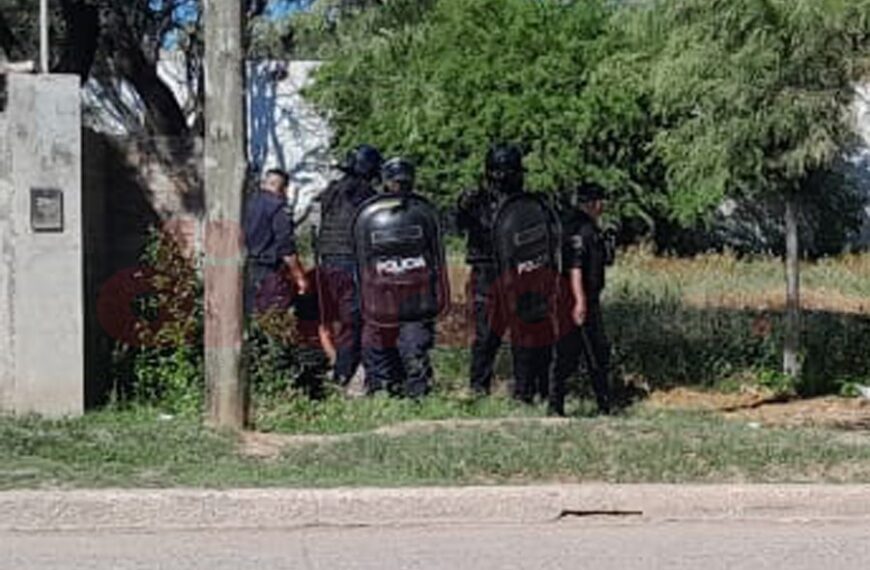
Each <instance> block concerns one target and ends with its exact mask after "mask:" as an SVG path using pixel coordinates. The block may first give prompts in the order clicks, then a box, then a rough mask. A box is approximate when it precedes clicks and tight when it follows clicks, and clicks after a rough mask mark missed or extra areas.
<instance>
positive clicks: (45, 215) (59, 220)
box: [30, 188, 63, 232]
mask: <svg viewBox="0 0 870 570" xmlns="http://www.w3.org/2000/svg"><path fill="white" fill-rule="evenodd" d="M30 227H31V228H32V229H33V231H34V232H62V231H63V192H62V191H61V190H58V189H57V188H31V189H30Z"/></svg>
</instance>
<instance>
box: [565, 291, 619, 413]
mask: <svg viewBox="0 0 870 570" xmlns="http://www.w3.org/2000/svg"><path fill="white" fill-rule="evenodd" d="M562 310H563V312H564V311H570V309H569V308H568V307H567V306H563V308H562ZM563 322H564V320H563ZM581 355H582V356H583V357H584V358H585V359H586V364H587V369H588V371H589V375H590V376H591V380H592V389H593V390H594V391H595V399H596V400H597V402H598V409H599V410H601V411H602V412H604V413H608V412H609V411H610V405H611V401H612V396H611V391H610V383H609V374H610V342H609V341H608V340H607V336H606V335H605V333H604V320H603V316H602V312H601V301H600V300H599V299H589V300H588V301H587V307H586V322H585V323H584V324H583V326H582V327H578V326H577V325H575V324H573V323H570V324H568V325H565V326H564V327H563V330H562V334H561V336H560V338H559V341H558V343H557V345H556V365H555V369H554V372H553V386H552V390H550V410H551V411H553V412H556V413H559V414H563V413H564V411H565V393H566V386H567V382H568V378H570V377H571V376H572V375H573V374H574V373H576V372H577V368H578V365H579V363H580V357H581Z"/></svg>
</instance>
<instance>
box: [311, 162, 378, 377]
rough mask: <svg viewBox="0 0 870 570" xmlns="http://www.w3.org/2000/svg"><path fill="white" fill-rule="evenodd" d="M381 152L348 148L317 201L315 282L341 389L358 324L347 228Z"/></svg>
mask: <svg viewBox="0 0 870 570" xmlns="http://www.w3.org/2000/svg"><path fill="white" fill-rule="evenodd" d="M382 162H383V159H382V157H381V153H380V152H379V151H378V150H377V149H376V148H374V147H372V146H370V145H360V146H358V147H356V148H354V149H353V150H351V151H350V152H349V153H348V154H347V157H346V159H345V161H344V163H343V164H342V166H341V167H340V168H341V170H342V171H343V173H344V176H342V178H340V179H339V180H337V181H335V182H333V183H332V184H330V185H329V187H328V188H327V189H326V191H325V192H324V193H323V195H322V196H321V197H320V203H321V222H320V232H319V235H318V239H317V257H318V262H319V263H318V265H319V271H318V283H319V286H320V289H321V291H320V293H321V307H322V317H321V318H322V319H323V322H324V323H325V324H326V325H327V327H331V328H332V333H333V338H334V343H335V348H336V358H335V368H334V379H335V381H336V382H337V383H338V384H339V385H342V386H344V385H347V384H348V383H349V382H350V380H351V378H353V376H354V374H355V373H356V370H357V368H358V367H359V364H360V360H361V350H362V321H361V317H360V300H359V290H358V286H357V283H358V280H357V271H358V267H357V263H356V259H355V257H354V248H353V237H352V235H351V225H352V223H353V218H354V215H355V213H356V210H357V208H358V207H359V206H360V204H362V203H363V202H365V201H366V200H367V199H369V198H371V197H372V196H374V195H375V190H374V187H373V184H374V182H375V181H376V180H377V178H378V176H379V175H380V169H381V163H382Z"/></svg>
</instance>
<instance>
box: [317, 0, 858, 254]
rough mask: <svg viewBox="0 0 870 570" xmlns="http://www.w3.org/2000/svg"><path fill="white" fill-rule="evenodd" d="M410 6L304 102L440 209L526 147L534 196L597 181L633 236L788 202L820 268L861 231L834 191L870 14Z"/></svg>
mask: <svg viewBox="0 0 870 570" xmlns="http://www.w3.org/2000/svg"><path fill="white" fill-rule="evenodd" d="M406 4H407V2H402V1H397V2H387V3H385V4H384V8H371V9H369V10H366V11H364V12H363V13H362V14H361V15H360V16H359V17H358V18H357V20H356V24H353V23H350V24H347V26H346V27H345V28H344V31H342V29H338V30H336V31H335V33H336V34H337V38H338V39H337V40H336V42H335V43H334V45H333V46H332V48H331V50H330V51H329V53H328V56H329V60H328V62H327V64H326V65H325V66H324V67H323V68H322V69H321V71H320V73H319V74H318V76H317V81H316V83H315V85H314V86H313V87H312V88H311V89H309V91H308V96H309V97H310V98H311V100H312V101H314V102H315V103H316V104H317V105H318V106H319V107H320V108H321V109H323V110H324V111H325V112H326V113H327V114H328V116H329V117H330V119H331V121H332V122H333V124H334V125H335V128H336V137H337V138H336V147H337V150H339V151H342V150H344V149H346V148H347V147H349V146H352V145H354V144H357V143H359V142H361V141H366V142H370V143H373V144H377V145H379V146H381V147H383V148H384V149H386V151H387V152H388V153H389V154H393V153H401V154H406V155H409V156H412V157H413V158H415V159H416V160H417V161H418V162H419V163H420V188H421V189H422V191H423V192H425V193H427V194H429V195H431V196H433V197H435V198H436V199H438V200H439V201H441V202H442V204H443V203H450V202H451V201H452V199H453V197H455V195H456V194H457V193H458V192H459V191H461V190H462V189H463V188H464V187H467V186H470V185H474V184H475V183H476V182H477V179H478V177H479V174H480V171H481V163H482V159H483V156H484V153H485V151H486V148H487V146H488V144H489V143H490V142H491V141H493V140H512V141H519V142H521V143H522V144H523V145H525V147H526V149H527V151H528V160H527V165H528V173H529V182H530V186H531V187H532V188H533V189H536V190H542V191H556V190H559V189H561V188H563V187H565V186H568V185H571V184H573V183H575V182H576V181H577V180H579V179H586V178H588V179H594V180H596V181H598V182H600V183H602V184H604V186H605V187H607V188H608V190H609V192H610V197H611V198H612V200H611V203H612V205H613V212H612V213H613V214H614V215H616V216H618V217H620V218H622V219H623V221H624V222H626V228H627V229H626V232H628V233H630V234H633V235H634V236H636V235H637V234H638V233H652V234H653V235H654V236H655V237H667V236H665V235H664V234H671V233H676V230H678V229H679V228H681V227H697V228H699V230H700V231H701V232H702V233H703V232H704V230H705V225H704V224H705V223H707V222H710V221H711V220H712V217H713V216H714V213H715V209H716V207H717V206H718V205H719V204H721V202H722V200H723V199H725V198H726V197H733V198H737V199H740V200H749V201H751V200H756V199H758V200H764V201H770V200H773V201H776V200H780V199H781V198H782V197H783V196H784V195H789V194H791V193H798V194H801V195H803V196H804V202H805V203H806V204H807V205H808V206H809V208H808V212H807V213H808V215H811V216H813V217H814V218H819V219H821V218H824V220H825V222H823V223H817V224H816V227H815V228H814V229H815V230H816V231H815V232H814V234H815V236H816V238H815V239H817V241H818V242H819V244H818V245H817V247H816V249H817V250H818V251H819V252H821V253H828V252H831V251H837V250H838V249H839V246H840V245H841V242H842V240H843V239H844V236H846V235H847V234H848V232H849V231H850V230H851V229H852V226H853V224H852V225H849V224H844V225H843V228H842V229H841V228H836V229H835V231H827V228H829V227H830V226H831V225H836V224H831V223H830V222H836V220H837V219H838V218H839V214H840V213H843V212H845V213H846V214H847V216H846V219H848V216H849V215H853V214H854V213H855V211H856V208H857V206H856V203H855V201H854V200H851V199H850V196H849V193H848V191H846V192H845V193H843V192H841V189H842V188H844V185H843V184H844V183H842V182H841V181H836V180H833V179H832V177H831V173H832V171H833V170H834V169H835V167H836V166H837V163H838V161H839V160H840V159H841V158H842V156H843V154H844V153H845V152H846V151H847V150H848V149H849V145H850V143H851V142H852V139H853V132H852V128H851V124H850V117H849V114H848V113H847V110H848V106H849V104H850V103H851V101H852V100H853V98H854V96H855V92H854V88H853V86H854V82H855V81H857V80H859V79H860V78H861V77H862V76H863V71H864V69H863V67H862V63H863V61H864V60H865V59H866V54H867V52H868V47H870V4H868V2H866V1H865V0H825V1H818V0H797V1H795V0H736V1H732V0H650V1H649V2H642V3H634V2H632V3H613V2H605V1H599V0H591V1H585V0H584V1H568V2H565V1H558V0H540V1H535V2H532V1H529V0H480V1H476V2H468V1H467V0H436V1H432V2H426V3H424V4H425V5H424V6H423V7H422V9H419V10H417V11H415V12H413V14H411V15H408V14H406V16H407V17H405V18H402V17H400V16H401V15H402V14H403V12H402V10H401V8H402V7H403V6H405V5H406ZM405 8H407V6H405ZM388 16H389V17H388ZM352 21H353V20H352ZM354 26H358V27H354ZM360 30H365V32H364V33H361V32H360ZM774 207H775V205H774ZM762 229H763V228H762ZM775 230H776V229H775V228H774V233H775ZM825 232H827V233H825ZM627 237H632V236H627ZM774 239H776V236H775V235H774Z"/></svg>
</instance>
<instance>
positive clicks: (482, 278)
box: [457, 145, 552, 401]
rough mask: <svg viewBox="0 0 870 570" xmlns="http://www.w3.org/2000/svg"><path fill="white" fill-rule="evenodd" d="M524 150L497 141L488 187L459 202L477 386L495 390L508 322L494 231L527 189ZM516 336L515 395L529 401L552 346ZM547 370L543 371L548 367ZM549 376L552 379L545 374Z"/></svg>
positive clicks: (467, 194) (488, 160)
mask: <svg viewBox="0 0 870 570" xmlns="http://www.w3.org/2000/svg"><path fill="white" fill-rule="evenodd" d="M523 184H524V171H523V163H522V152H521V151H520V149H519V148H517V147H516V146H513V145H494V146H493V147H491V148H490V150H489V152H488V153H487V156H486V164H485V180H484V184H483V187H482V188H480V189H478V190H476V191H466V192H464V193H463V194H462V195H461V196H460V198H459V202H458V216H457V224H458V226H459V228H460V230H462V231H464V232H465V233H466V234H467V236H468V242H467V244H468V247H467V258H466V261H467V262H468V264H469V265H471V281H470V283H469V287H470V295H469V297H470V299H471V310H472V315H473V317H472V318H473V320H474V332H475V334H474V341H473V344H472V353H471V389H472V390H473V391H474V392H475V393H476V394H478V395H486V394H489V392H490V389H491V385H492V376H493V365H494V363H495V357H496V355H497V353H498V349H499V347H500V346H501V342H502V335H503V334H504V332H505V330H506V327H507V323H503V322H500V315H502V311H501V310H500V305H499V303H500V301H501V300H500V299H499V298H498V296H497V295H496V282H497V280H498V278H499V275H498V269H497V266H496V260H495V257H494V253H493V243H492V231H493V222H494V218H495V214H496V212H497V211H498V209H499V207H500V206H501V204H502V203H503V202H504V200H505V199H507V198H508V197H509V196H511V195H514V194H518V193H521V192H523ZM517 340H518V339H513V342H512V347H511V351H512V353H513V368H514V379H515V392H514V394H515V397H517V398H520V399H523V400H526V401H528V400H529V399H530V395H533V393H534V391H533V390H531V389H530V388H531V387H534V386H536V385H537V384H538V381H539V380H538V378H539V376H541V375H542V374H543V376H544V377H546V376H547V370H548V369H549V365H550V354H551V352H552V350H551V347H549V346H542V347H527V346H523V344H524V343H523V342H517ZM542 371H543V372H542ZM544 381H546V378H544Z"/></svg>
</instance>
